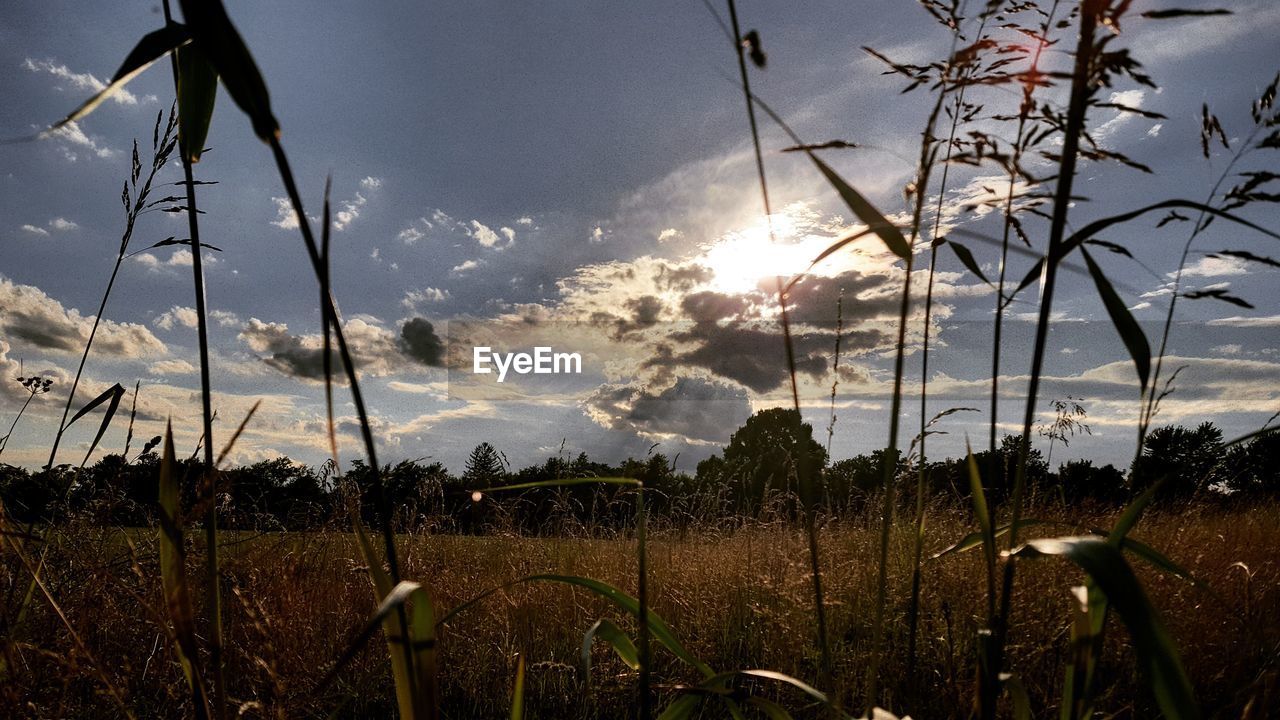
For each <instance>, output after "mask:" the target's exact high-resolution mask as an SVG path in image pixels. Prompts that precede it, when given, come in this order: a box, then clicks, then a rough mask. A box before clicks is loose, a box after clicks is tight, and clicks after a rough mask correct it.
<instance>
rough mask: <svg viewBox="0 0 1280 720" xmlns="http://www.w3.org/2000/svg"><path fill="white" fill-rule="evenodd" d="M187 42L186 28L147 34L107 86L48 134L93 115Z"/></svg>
mask: <svg viewBox="0 0 1280 720" xmlns="http://www.w3.org/2000/svg"><path fill="white" fill-rule="evenodd" d="M189 42H191V33H190V32H189V31H188V30H187V28H186V26H184V25H179V24H177V23H170V24H168V25H165V26H164V27H162V28H160V29H159V30H155V31H152V32H149V33H147V34H146V35H144V36H143V37H142V39H141V40H139V41H138V44H137V45H135V46H134V48H133V50H132V52H130V53H129V55H128V57H126V58H125V59H124V62H123V63H121V65H120V69H119V70H116V74H115V75H112V76H111V82H109V83H107V86H106V87H104V88H102V89H101V90H99V91H98V92H96V93H94V94H93V96H92V97H90V98H89V99H88V100H85V101H84V103H82V104H81V105H80V107H78V108H76V109H75V110H72V111H71V114H70V115H67V116H66V117H64V118H62V119H61V120H59V121H58V122H56V123H54V125H53V127H51V128H50V130H57V129H59V128H61V127H63V126H65V125H67V124H68V123H73V122H75V121H77V120H79V119H80V118H82V117H84V116H86V115H88V114H89V113H91V112H93V111H94V110H96V109H97V108H98V106H99V105H101V104H102V103H103V102H104V101H106V99H107V98H109V97H111V96H112V95H114V94H116V93H117V92H119V91H120V89H121V88H123V87H124V86H125V85H128V84H129V81H130V80H132V79H134V78H135V77H137V76H138V74H139V73H141V72H142V71H143V70H146V69H147V68H148V67H151V63H153V62H155V61H156V60H159V59H160V58H162V57H164V56H165V55H166V54H168V53H170V52H172V51H174V50H176V49H177V48H179V47H182V46H183V45H185V44H187V43H189Z"/></svg>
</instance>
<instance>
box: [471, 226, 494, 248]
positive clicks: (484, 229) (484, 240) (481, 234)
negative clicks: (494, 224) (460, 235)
mask: <svg viewBox="0 0 1280 720" xmlns="http://www.w3.org/2000/svg"><path fill="white" fill-rule="evenodd" d="M471 237H473V238H475V239H476V242H478V243H480V244H481V245H482V246H484V247H487V248H491V247H493V246H494V245H497V244H498V233H496V232H494V231H493V229H492V228H490V227H489V226H488V225H485V224H483V223H481V222H480V221H479V220H472V221H471Z"/></svg>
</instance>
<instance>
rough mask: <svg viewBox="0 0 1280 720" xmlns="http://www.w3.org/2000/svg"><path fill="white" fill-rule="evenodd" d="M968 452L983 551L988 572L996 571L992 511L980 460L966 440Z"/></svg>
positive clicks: (971, 485) (971, 491) (970, 492)
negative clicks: (983, 485) (979, 466)
mask: <svg viewBox="0 0 1280 720" xmlns="http://www.w3.org/2000/svg"><path fill="white" fill-rule="evenodd" d="M965 449H966V452H967V457H966V465H967V466H968V468H969V494H970V495H971V496H972V498H973V514H974V516H975V517H976V518H977V519H978V530H979V531H980V532H981V533H982V552H983V555H985V556H986V560H987V570H988V572H995V565H996V534H995V529H994V528H993V527H992V525H991V511H990V509H989V508H988V507H987V493H986V491H985V490H983V488H982V475H981V473H979V472H978V461H977V460H976V459H975V458H974V457H973V448H971V447H969V442H968V440H966V441H965Z"/></svg>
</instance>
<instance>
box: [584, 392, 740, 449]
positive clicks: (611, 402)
mask: <svg viewBox="0 0 1280 720" xmlns="http://www.w3.org/2000/svg"><path fill="white" fill-rule="evenodd" d="M587 408H588V414H589V415H591V417H592V418H593V419H595V420H596V422H598V423H600V424H601V425H603V426H604V427H606V428H608V429H611V430H629V431H631V432H634V433H636V434H638V435H644V436H646V437H654V436H659V435H662V436H666V435H678V436H682V437H684V438H685V439H687V440H691V441H700V442H727V441H728V439H729V435H730V434H731V433H732V432H733V430H734V429H735V428H737V427H738V426H740V425H742V423H744V422H746V420H747V418H748V417H750V416H751V402H750V400H749V399H748V397H747V393H746V391H745V390H743V389H742V388H741V387H738V386H734V385H730V384H728V383H720V382H714V381H711V380H705V379H702V378H690V377H682V378H678V379H677V380H676V381H675V383H674V384H673V385H671V386H670V387H668V388H667V389H665V390H663V391H662V392H659V393H656V394H654V393H651V392H649V391H647V390H644V389H642V388H639V387H635V386H632V385H605V386H602V387H600V388H599V389H597V390H596V392H595V393H594V394H592V395H591V397H589V398H588V399H587Z"/></svg>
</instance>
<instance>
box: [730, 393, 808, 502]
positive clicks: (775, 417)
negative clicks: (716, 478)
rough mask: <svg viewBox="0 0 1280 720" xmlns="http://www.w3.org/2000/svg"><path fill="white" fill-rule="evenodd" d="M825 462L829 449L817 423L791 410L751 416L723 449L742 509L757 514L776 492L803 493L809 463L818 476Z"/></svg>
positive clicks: (766, 411) (731, 482)
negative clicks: (818, 435) (816, 431)
mask: <svg viewBox="0 0 1280 720" xmlns="http://www.w3.org/2000/svg"><path fill="white" fill-rule="evenodd" d="M826 464H827V451H826V449H825V448H823V447H822V445H820V444H819V443H818V442H817V441H815V440H814V439H813V426H811V425H809V424H808V423H805V422H802V421H801V418H800V413H798V412H796V411H795V410H793V409H790V408H770V409H768V410H761V411H760V412H758V413H756V414H755V415H752V416H751V417H750V418H748V419H747V422H746V423H745V424H744V425H743V426H742V427H740V428H738V430H737V431H736V432H734V433H733V435H732V436H731V437H730V438H729V444H728V446H726V447H725V449H724V477H725V479H726V480H727V481H728V482H729V483H730V485H731V486H732V487H733V488H734V491H735V496H736V498H735V499H736V501H737V505H738V508H737V509H738V511H739V512H743V513H747V514H756V513H758V512H759V510H760V508H761V506H762V504H763V503H764V501H765V499H766V498H767V497H768V496H769V495H770V494H772V493H786V494H790V495H792V496H793V497H798V494H799V491H800V489H801V488H800V486H799V480H800V477H799V473H800V472H801V471H802V470H803V469H804V468H806V467H807V468H808V471H809V472H811V473H812V474H813V477H815V478H816V477H817V476H818V473H820V472H821V470H822V468H823V467H824V466H825V465H826ZM795 509H797V508H795V507H792V510H793V511H794V510H795Z"/></svg>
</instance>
